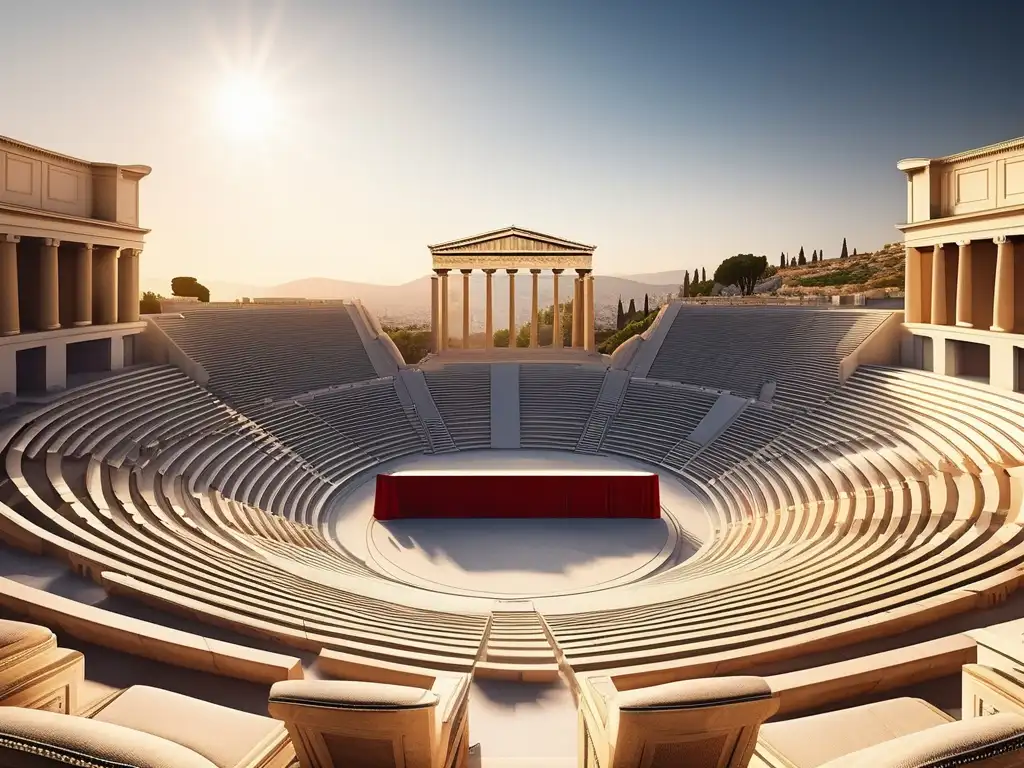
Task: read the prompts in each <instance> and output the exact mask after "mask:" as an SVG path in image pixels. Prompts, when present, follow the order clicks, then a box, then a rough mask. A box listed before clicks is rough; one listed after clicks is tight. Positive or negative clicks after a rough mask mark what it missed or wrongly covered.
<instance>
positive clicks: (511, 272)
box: [505, 269, 519, 275]
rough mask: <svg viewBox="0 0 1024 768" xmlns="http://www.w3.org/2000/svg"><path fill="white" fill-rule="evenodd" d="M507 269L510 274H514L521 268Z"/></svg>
mask: <svg viewBox="0 0 1024 768" xmlns="http://www.w3.org/2000/svg"><path fill="white" fill-rule="evenodd" d="M505 271H506V272H508V273H509V274H510V275H514V274H515V273H516V272H518V271H519V270H518V269H506V270H505Z"/></svg>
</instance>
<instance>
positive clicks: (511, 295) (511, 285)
mask: <svg viewBox="0 0 1024 768" xmlns="http://www.w3.org/2000/svg"><path fill="white" fill-rule="evenodd" d="M505 271H506V272H507V273H508V348H509V349H515V346H516V336H517V335H518V333H517V331H518V330H519V329H518V328H516V272H518V271H519V270H518V269H506V270H505Z"/></svg>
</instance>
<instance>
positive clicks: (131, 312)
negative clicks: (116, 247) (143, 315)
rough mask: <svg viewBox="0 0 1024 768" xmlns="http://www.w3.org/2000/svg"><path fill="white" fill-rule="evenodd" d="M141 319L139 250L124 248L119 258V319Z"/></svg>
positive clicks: (131, 320)
mask: <svg viewBox="0 0 1024 768" xmlns="http://www.w3.org/2000/svg"><path fill="white" fill-rule="evenodd" d="M138 319H139V251H138V250H137V249H135V248H124V249H122V250H121V255H120V256H118V259H117V320H118V322H120V323H133V322H135V321H136V320H138Z"/></svg>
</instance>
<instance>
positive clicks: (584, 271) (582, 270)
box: [576, 269, 591, 277]
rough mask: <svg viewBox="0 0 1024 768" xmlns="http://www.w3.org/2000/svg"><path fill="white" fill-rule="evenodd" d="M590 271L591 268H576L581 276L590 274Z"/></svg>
mask: <svg viewBox="0 0 1024 768" xmlns="http://www.w3.org/2000/svg"><path fill="white" fill-rule="evenodd" d="M590 272H591V270H589V269H577V270H576V274H577V275H579V276H580V277H586V276H587V275H589V274H590Z"/></svg>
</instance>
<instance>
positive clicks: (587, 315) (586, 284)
mask: <svg viewBox="0 0 1024 768" xmlns="http://www.w3.org/2000/svg"><path fill="white" fill-rule="evenodd" d="M580 280H581V281H582V283H583V286H582V289H583V290H582V293H583V326H582V328H581V329H580V335H581V336H582V337H583V338H582V341H583V349H584V350H585V351H587V352H590V351H592V350H591V348H590V338H591V337H590V330H589V329H590V327H591V326H592V325H593V324H594V309H593V304H591V294H592V291H593V288H592V287H591V282H590V275H589V274H586V273H584V274H583V275H582V276H581V277H580Z"/></svg>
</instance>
